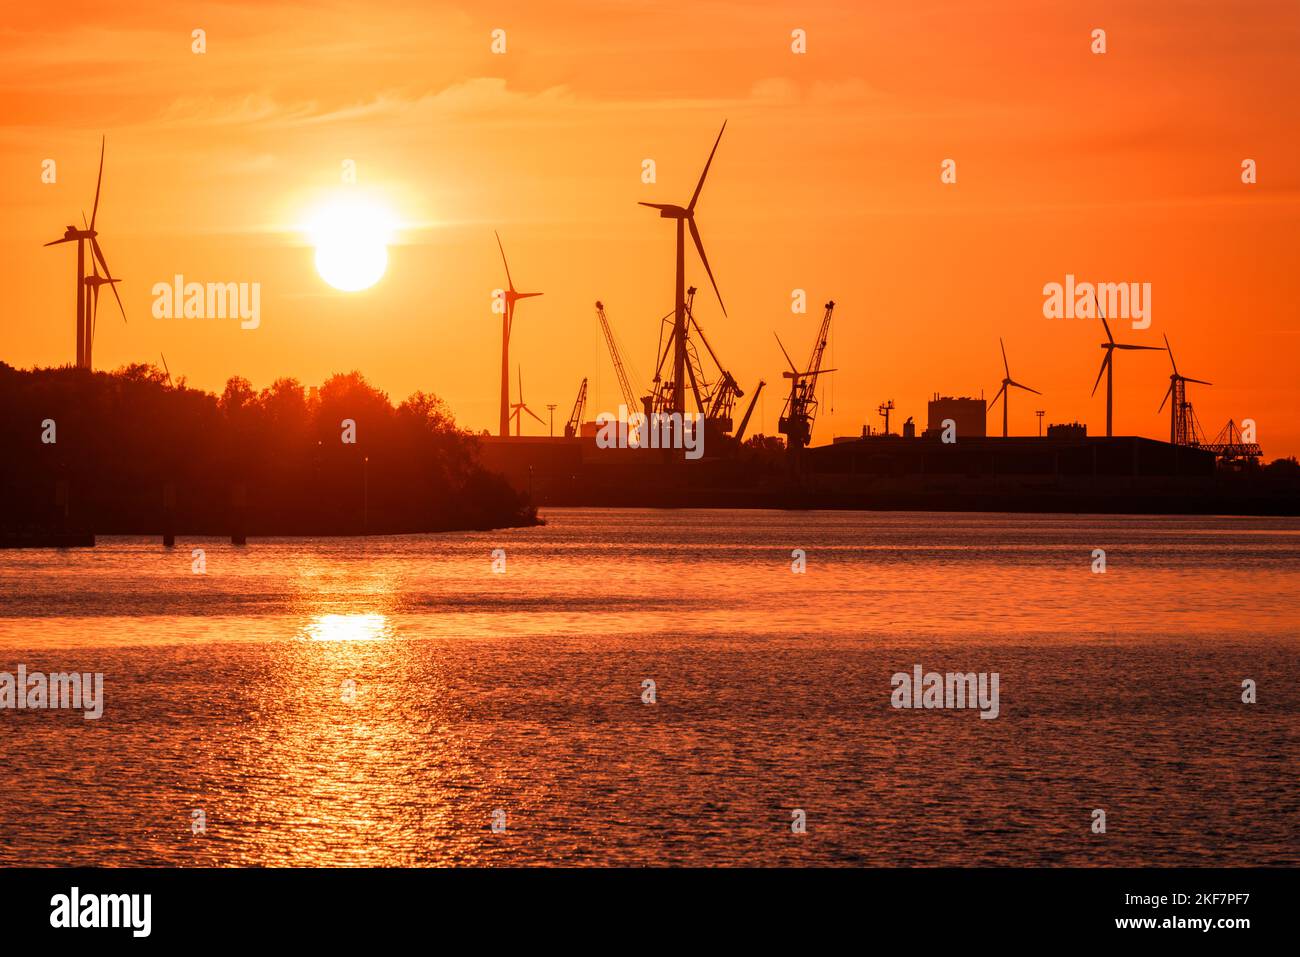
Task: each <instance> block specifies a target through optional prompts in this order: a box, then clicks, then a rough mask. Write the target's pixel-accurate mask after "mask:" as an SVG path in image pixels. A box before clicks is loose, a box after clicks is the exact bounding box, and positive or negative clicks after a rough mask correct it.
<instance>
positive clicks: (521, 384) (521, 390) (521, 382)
mask: <svg viewBox="0 0 1300 957" xmlns="http://www.w3.org/2000/svg"><path fill="white" fill-rule="evenodd" d="M515 372H517V373H518V374H519V404H520V405H523V404H524V367H523V366H518V367H517V368H516V369H515Z"/></svg>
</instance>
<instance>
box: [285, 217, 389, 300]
mask: <svg viewBox="0 0 1300 957" xmlns="http://www.w3.org/2000/svg"><path fill="white" fill-rule="evenodd" d="M393 228H394V222H393V217H392V216H391V215H390V214H389V212H388V210H386V209H385V208H384V207H383V206H381V205H379V204H378V203H374V202H371V201H369V200H363V199H338V200H333V201H331V202H329V203H326V204H325V205H323V206H321V207H319V208H318V209H317V210H316V212H315V213H314V214H313V215H312V217H311V219H310V220H309V221H308V223H307V226H306V229H307V234H308V235H309V236H310V237H311V242H312V245H313V246H315V247H316V271H317V272H318V273H320V277H321V278H322V279H324V280H325V281H326V282H327V283H329V284H330V285H331V286H333V287H334V288H335V289H339V290H342V291H343V292H359V291H361V290H362V289H369V288H370V287H371V286H373V285H374V284H375V283H377V282H379V280H380V279H382V278H383V277H384V272H385V271H386V270H387V269H388V244H389V243H390V242H392V238H393Z"/></svg>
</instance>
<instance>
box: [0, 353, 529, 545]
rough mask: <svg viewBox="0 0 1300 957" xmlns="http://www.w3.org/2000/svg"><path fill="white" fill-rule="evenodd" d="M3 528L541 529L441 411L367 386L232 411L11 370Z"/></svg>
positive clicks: (131, 375)
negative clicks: (398, 400) (395, 398)
mask: <svg viewBox="0 0 1300 957" xmlns="http://www.w3.org/2000/svg"><path fill="white" fill-rule="evenodd" d="M0 493H2V494H3V505H2V506H0V526H2V527H3V528H4V529H5V530H8V531H11V532H12V531H23V530H26V529H32V528H37V529H41V528H47V529H48V528H58V527H60V526H64V527H70V528H73V529H77V530H82V531H87V532H93V533H97V534H161V533H163V532H164V531H165V530H167V528H168V527H169V526H170V528H171V530H173V531H174V532H175V533H176V534H179V535H185V534H192V535H228V534H232V533H233V532H234V531H236V530H238V531H242V532H243V533H245V534H248V535H348V534H363V533H370V534H393V533H412V532H434V531H446V530H452V529H486V528H500V527H508V526H519V525H529V524H534V523H535V522H536V512H535V510H534V509H533V507H532V505H531V504H529V503H528V502H527V501H526V500H525V499H524V498H522V497H521V496H520V495H519V494H518V493H516V492H515V491H514V490H512V489H511V488H510V486H509V485H508V484H507V483H506V482H505V480H504V479H502V478H501V477H500V476H498V475H496V474H494V473H491V472H488V471H486V470H485V469H484V468H483V467H482V465H481V464H480V463H479V460H478V445H477V440H476V439H475V438H474V437H473V436H472V435H471V434H470V433H468V432H466V431H464V430H462V429H458V428H457V427H456V424H455V421H454V420H453V418H452V416H451V414H450V412H449V411H448V410H447V408H446V406H445V405H444V404H443V403H442V401H441V400H440V399H438V398H436V397H435V396H432V395H429V394H426V393H422V392H417V393H415V394H414V395H412V396H411V397H410V398H408V399H407V400H406V401H404V402H402V403H401V404H400V405H397V406H394V405H393V404H392V403H391V402H390V401H389V399H388V397H387V396H386V395H385V394H384V393H383V392H381V391H379V390H378V389H376V388H374V387H373V386H371V385H370V384H369V383H367V382H366V381H365V379H364V378H363V377H362V376H361V375H360V374H359V373H356V372H352V373H348V374H345V375H335V376H332V377H331V378H330V379H328V380H327V381H326V382H325V383H324V384H323V385H321V386H320V387H319V388H316V387H311V388H306V387H304V386H303V385H302V384H301V383H299V382H297V381H296V380H294V379H279V380H277V381H276V382H275V383H274V384H272V385H271V386H270V387H269V388H266V389H262V390H261V391H258V390H255V389H254V388H253V387H252V385H251V384H250V383H249V382H248V381H247V380H246V379H243V378H239V377H235V378H232V379H230V380H229V381H228V382H227V383H226V387H225V390H224V391H223V392H222V394H221V395H219V396H217V395H213V394H211V393H208V392H203V391H200V390H196V389H191V388H188V387H186V385H185V383H184V381H183V380H182V381H180V382H178V383H176V384H173V383H172V382H171V381H170V379H169V377H168V375H167V374H166V373H165V372H163V371H162V370H160V369H158V368H156V367H154V366H152V365H143V364H137V365H131V366H127V367H125V368H123V369H120V370H118V371H117V372H114V373H104V372H89V371H86V370H81V369H73V368H68V367H64V368H57V369H33V370H30V371H28V370H17V369H14V368H12V367H10V366H8V365H5V364H4V363H0Z"/></svg>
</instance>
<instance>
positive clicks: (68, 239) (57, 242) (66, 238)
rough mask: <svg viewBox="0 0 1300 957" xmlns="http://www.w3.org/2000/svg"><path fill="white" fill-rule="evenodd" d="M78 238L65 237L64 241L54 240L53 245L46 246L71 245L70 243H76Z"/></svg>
mask: <svg viewBox="0 0 1300 957" xmlns="http://www.w3.org/2000/svg"><path fill="white" fill-rule="evenodd" d="M76 238H77V237H75V236H65V237H63V238H62V239H56V240H54V242H52V243H46V244H45V245H46V246H57V245H59V244H60V243H70V242H74V241H76Z"/></svg>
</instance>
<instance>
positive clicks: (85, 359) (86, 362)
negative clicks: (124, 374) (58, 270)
mask: <svg viewBox="0 0 1300 957" xmlns="http://www.w3.org/2000/svg"><path fill="white" fill-rule="evenodd" d="M106 139H107V138H101V139H100V141H99V175H98V177H97V178H96V180H95V205H94V206H92V207H91V210H90V222H89V223H85V227H86V228H85V229H78V228H77V227H76V226H69V227H68V228H67V229H66V230H64V232H63V238H62V239H56V240H54V241H53V242H48V243H46V244H45V245H46V246H58V245H61V244H62V243H71V242H75V243H76V244H77V368H79V369H89V368H90V354H91V347H92V346H93V345H94V338H95V321H94V311H93V310H94V304H96V303H98V302H99V287H100V286H102V285H105V284H108V285H110V286H112V289H113V298H114V299H116V300H117V307H118V309H121V310H122V321H123V322H125V321H126V309H125V308H124V307H123V305H122V297H121V296H119V295H118V294H117V286H116V283H117V282H118V281H119V280H117V279H114V278H113V272H112V270H111V269H109V268H108V262H107V260H105V259H104V250H102V249H101V248H100V246H99V240H98V239H97V238H96V237H97V236H98V235H99V233H98V232H96V230H95V217H96V216H98V215H99V189H100V186H101V185H103V182H104V146H105V143H106ZM82 222H83V223H84V222H85V214H84V213H83V214H82ZM86 243H90V252H91V259H90V267H91V275H90V276H87V275H86ZM96 263H98V264H99V266H98V267H97V266H96ZM99 267H103V269H104V274H103V276H101V275H100V274H99ZM88 288H89V289H91V290H92V292H91V300H90V302H87V300H86V290H87V289H88ZM88 307H89V312H88Z"/></svg>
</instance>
